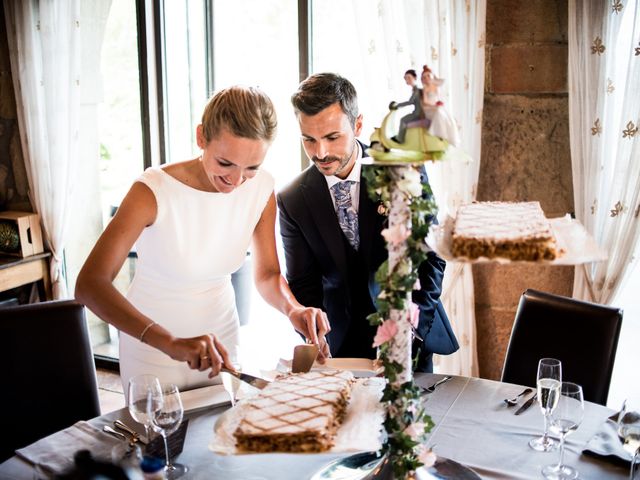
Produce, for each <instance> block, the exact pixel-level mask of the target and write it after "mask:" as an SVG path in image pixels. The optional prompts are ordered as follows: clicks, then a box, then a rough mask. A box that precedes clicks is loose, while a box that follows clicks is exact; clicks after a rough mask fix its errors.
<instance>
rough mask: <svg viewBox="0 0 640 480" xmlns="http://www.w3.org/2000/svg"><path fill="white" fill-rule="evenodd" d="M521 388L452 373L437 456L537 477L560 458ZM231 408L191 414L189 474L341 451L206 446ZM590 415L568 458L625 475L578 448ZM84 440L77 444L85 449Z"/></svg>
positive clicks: (436, 434)
mask: <svg viewBox="0 0 640 480" xmlns="http://www.w3.org/2000/svg"><path fill="white" fill-rule="evenodd" d="M439 378H441V376H440V375H432V374H419V375H418V376H417V382H418V383H419V384H421V385H423V386H426V385H430V384H432V383H433V382H434V381H436V380H438V379H439ZM520 391H522V387H520V386H517V385H510V384H505V383H499V382H493V381H490V380H482V379H477V378H466V377H454V378H453V379H452V380H450V381H449V382H446V383H444V384H442V385H441V386H439V387H438V388H437V389H436V391H435V392H434V393H433V394H431V395H428V396H426V397H425V398H426V408H427V411H428V412H429V414H430V415H431V417H432V418H433V420H434V422H435V424H436V425H435V427H434V429H433V431H432V433H431V435H430V438H429V444H430V445H434V450H435V452H436V453H437V454H438V455H441V456H444V457H447V458H450V459H452V460H455V461H457V462H459V463H462V464H464V465H467V466H469V467H470V468H472V469H473V470H475V471H476V472H477V473H478V474H479V475H480V476H481V477H482V478H496V479H498V478H500V479H504V478H510V479H539V478H542V475H541V474H540V469H541V467H542V466H544V465H547V464H551V463H555V462H556V461H557V458H558V452H557V451H555V452H551V453H539V452H535V451H533V450H532V449H530V448H529V447H528V445H527V442H528V441H529V439H530V438H532V437H533V436H536V435H540V434H541V433H542V428H543V419H542V414H541V413H540V409H539V408H538V407H537V406H535V405H534V406H532V407H531V408H530V409H529V410H527V411H526V412H525V413H524V414H523V415H519V416H516V415H514V411H515V408H507V407H506V406H505V404H504V403H503V401H502V400H503V399H504V398H507V397H512V396H514V395H516V394H517V393H519V392H520ZM226 408H227V407H225V406H222V407H219V408H214V409H211V410H204V411H198V412H195V413H193V414H190V415H189V418H190V421H189V430H188V432H187V439H186V442H185V445H184V451H183V452H182V453H181V454H180V456H179V457H178V460H179V461H180V462H181V463H185V464H187V465H188V466H189V467H190V472H189V473H188V474H187V476H186V477H185V478H187V479H210V478H224V479H225V480H236V479H237V480H269V479H277V480H286V479H295V480H303V479H308V478H310V477H311V476H312V475H313V474H314V473H315V472H316V471H317V470H319V469H320V468H322V467H323V466H325V465H326V464H327V463H329V462H330V461H332V460H334V459H336V458H339V457H342V456H344V455H339V454H314V455H308V454H259V455H239V456H224V455H217V454H215V453H213V452H211V451H210V450H209V449H208V443H209V441H210V440H211V435H212V431H213V426H214V424H215V421H216V418H217V417H218V415H220V414H221V413H222V412H223V411H224V410H225V409H226ZM585 409H586V410H585V419H584V421H583V423H582V425H581V426H580V427H579V428H578V430H577V431H576V432H574V433H573V434H572V435H569V436H568V437H567V445H566V451H565V462H566V463H568V464H570V465H573V466H575V467H577V468H578V470H579V471H580V478H582V479H594V480H595V479H598V480H599V479H603V478H606V479H609V478H612V479H616V478H620V479H624V478H627V470H626V469H624V468H622V467H618V466H614V465H612V464H609V463H607V462H605V461H603V460H599V459H594V458H591V457H586V456H585V455H582V454H581V451H582V449H583V448H584V446H585V444H586V443H587V441H588V440H589V439H590V438H591V437H592V436H593V435H594V434H595V433H596V431H597V430H598V428H599V427H600V425H601V424H602V423H603V422H604V421H605V420H606V418H607V417H608V416H609V415H611V413H612V411H611V410H610V409H607V408H605V407H602V406H600V405H596V404H593V403H589V402H586V404H585ZM116 418H120V419H122V420H123V421H125V423H128V424H129V425H136V424H135V422H134V421H133V420H131V418H130V417H129V414H128V412H127V411H126V410H118V411H116V412H112V413H110V414H107V415H103V416H101V417H97V418H95V419H93V420H91V422H90V423H92V424H93V425H95V426H97V427H98V428H99V429H101V428H102V426H103V425H106V424H111V423H112V422H113V420H114V419H116ZM81 448H82V445H78V449H81ZM32 478H34V477H33V468H32V466H31V465H30V464H29V463H28V462H26V461H25V460H23V459H21V458H19V457H12V458H11V459H9V460H7V461H6V462H4V463H2V464H0V479H18V480H19V479H29V480H31V479H32Z"/></svg>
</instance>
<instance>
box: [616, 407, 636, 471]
mask: <svg viewBox="0 0 640 480" xmlns="http://www.w3.org/2000/svg"><path fill="white" fill-rule="evenodd" d="M618 436H619V437H620V440H621V441H622V448H624V450H625V451H626V452H627V453H628V454H629V455H630V456H631V468H630V470H629V480H633V477H634V473H635V465H636V462H637V461H638V456H640V409H637V408H634V407H633V406H631V405H629V401H628V400H625V401H624V403H623V404H622V409H621V410H620V413H619V414H618Z"/></svg>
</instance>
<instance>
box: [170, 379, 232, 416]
mask: <svg viewBox="0 0 640 480" xmlns="http://www.w3.org/2000/svg"><path fill="white" fill-rule="evenodd" d="M180 398H181V399H182V406H183V407H184V413H193V412H197V411H200V410H204V409H207V408H215V407H221V406H223V405H228V404H229V403H231V398H230V397H229V394H228V393H227V391H226V390H225V388H224V385H221V384H218V385H209V386H208V387H202V388H195V389H193V390H186V391H184V392H180Z"/></svg>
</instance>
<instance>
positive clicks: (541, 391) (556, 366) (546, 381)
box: [529, 358, 562, 452]
mask: <svg viewBox="0 0 640 480" xmlns="http://www.w3.org/2000/svg"><path fill="white" fill-rule="evenodd" d="M561 382H562V364H561V363H560V360H556V359H555V358H541V359H540V361H539V362H538V376H537V384H538V403H539V404H540V409H541V410H542V414H543V415H544V433H543V435H542V436H541V437H537V438H533V439H531V440H530V441H529V446H530V447H531V448H533V449H534V450H537V451H538V452H548V451H550V450H553V449H555V448H556V447H557V446H558V441H557V440H556V439H555V438H551V437H550V436H549V416H550V415H551V413H552V412H553V410H554V409H555V408H556V405H557V404H558V395H559V393H560V383H561Z"/></svg>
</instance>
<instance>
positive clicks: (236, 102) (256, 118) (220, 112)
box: [202, 85, 278, 143]
mask: <svg viewBox="0 0 640 480" xmlns="http://www.w3.org/2000/svg"><path fill="white" fill-rule="evenodd" d="M277 126H278V119H277V117H276V110H275V108H274V106H273V103H272V102H271V99H270V98H269V97H268V96H267V94H266V93H264V92H263V91H262V90H260V89H258V88H255V87H243V86H239V85H236V86H233V87H229V88H225V89H223V90H220V91H219V92H218V93H216V94H215V95H214V96H213V97H212V98H211V100H209V103H207V106H206V107H205V109H204V113H203V114H202V129H203V134H204V138H205V140H206V141H207V142H209V141H211V139H212V138H215V137H217V136H218V134H220V132H221V131H222V130H223V129H226V130H228V131H229V133H231V134H232V135H235V136H236V137H242V138H250V139H252V140H263V141H265V142H268V143H271V142H272V141H273V139H274V138H275V135H276V128H277Z"/></svg>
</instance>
